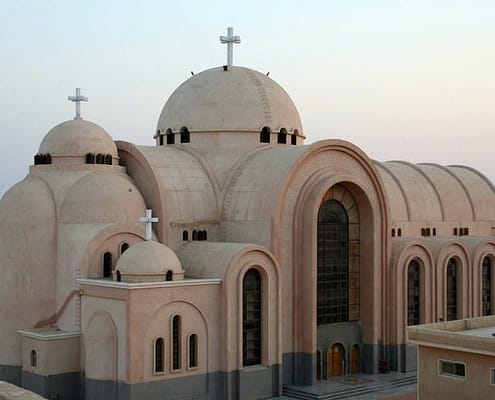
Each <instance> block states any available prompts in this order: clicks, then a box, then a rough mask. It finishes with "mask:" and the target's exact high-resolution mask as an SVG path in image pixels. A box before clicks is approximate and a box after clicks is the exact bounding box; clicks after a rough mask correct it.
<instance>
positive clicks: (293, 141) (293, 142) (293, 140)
mask: <svg viewBox="0 0 495 400" xmlns="http://www.w3.org/2000/svg"><path fill="white" fill-rule="evenodd" d="M298 135H299V132H298V131H297V129H294V132H292V135H291V138H290V144H291V145H292V146H296V145H297V136H298Z"/></svg>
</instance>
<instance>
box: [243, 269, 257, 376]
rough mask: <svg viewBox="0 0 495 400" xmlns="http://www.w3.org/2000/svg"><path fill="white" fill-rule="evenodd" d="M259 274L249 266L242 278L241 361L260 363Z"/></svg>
mask: <svg viewBox="0 0 495 400" xmlns="http://www.w3.org/2000/svg"><path fill="white" fill-rule="evenodd" d="M261 317H262V314H261V276H260V273H259V272H258V271H257V270H256V269H254V268H251V269H250V270H249V271H247V272H246V275H244V279H243V280H242V363H243V366H245V367H246V366H248V365H257V364H261V321H262V319H261Z"/></svg>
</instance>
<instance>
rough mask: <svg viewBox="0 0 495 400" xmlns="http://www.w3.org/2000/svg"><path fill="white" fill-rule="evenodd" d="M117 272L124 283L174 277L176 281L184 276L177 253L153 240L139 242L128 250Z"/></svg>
mask: <svg viewBox="0 0 495 400" xmlns="http://www.w3.org/2000/svg"><path fill="white" fill-rule="evenodd" d="M115 271H116V275H118V274H120V276H121V280H122V281H123V282H150V281H152V282H153V281H165V280H172V277H174V280H176V279H178V278H181V277H183V276H184V271H183V270H182V266H181V263H180V261H179V259H178V258H177V256H176V255H175V253H174V252H173V251H172V250H171V249H170V248H168V247H167V246H165V245H164V244H161V243H159V242H155V241H153V240H147V241H144V242H139V243H137V244H135V245H133V246H131V247H130V248H129V249H128V250H126V251H125V252H124V253H123V254H122V255H121V256H120V258H119V259H118V261H117V264H116V266H115ZM117 271H118V272H117ZM116 278H117V277H116ZM117 280H118V278H117Z"/></svg>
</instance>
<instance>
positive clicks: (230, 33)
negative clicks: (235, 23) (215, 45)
mask: <svg viewBox="0 0 495 400" xmlns="http://www.w3.org/2000/svg"><path fill="white" fill-rule="evenodd" d="M220 43H222V44H225V43H227V65H228V66H232V63H233V60H234V43H241V38H240V36H234V28H232V27H228V28H227V36H220Z"/></svg>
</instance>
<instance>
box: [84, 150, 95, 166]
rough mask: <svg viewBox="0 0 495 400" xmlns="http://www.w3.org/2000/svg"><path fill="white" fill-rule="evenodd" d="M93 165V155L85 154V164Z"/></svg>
mask: <svg viewBox="0 0 495 400" xmlns="http://www.w3.org/2000/svg"><path fill="white" fill-rule="evenodd" d="M94 163H95V155H94V154H93V153H88V154H86V164H94Z"/></svg>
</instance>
